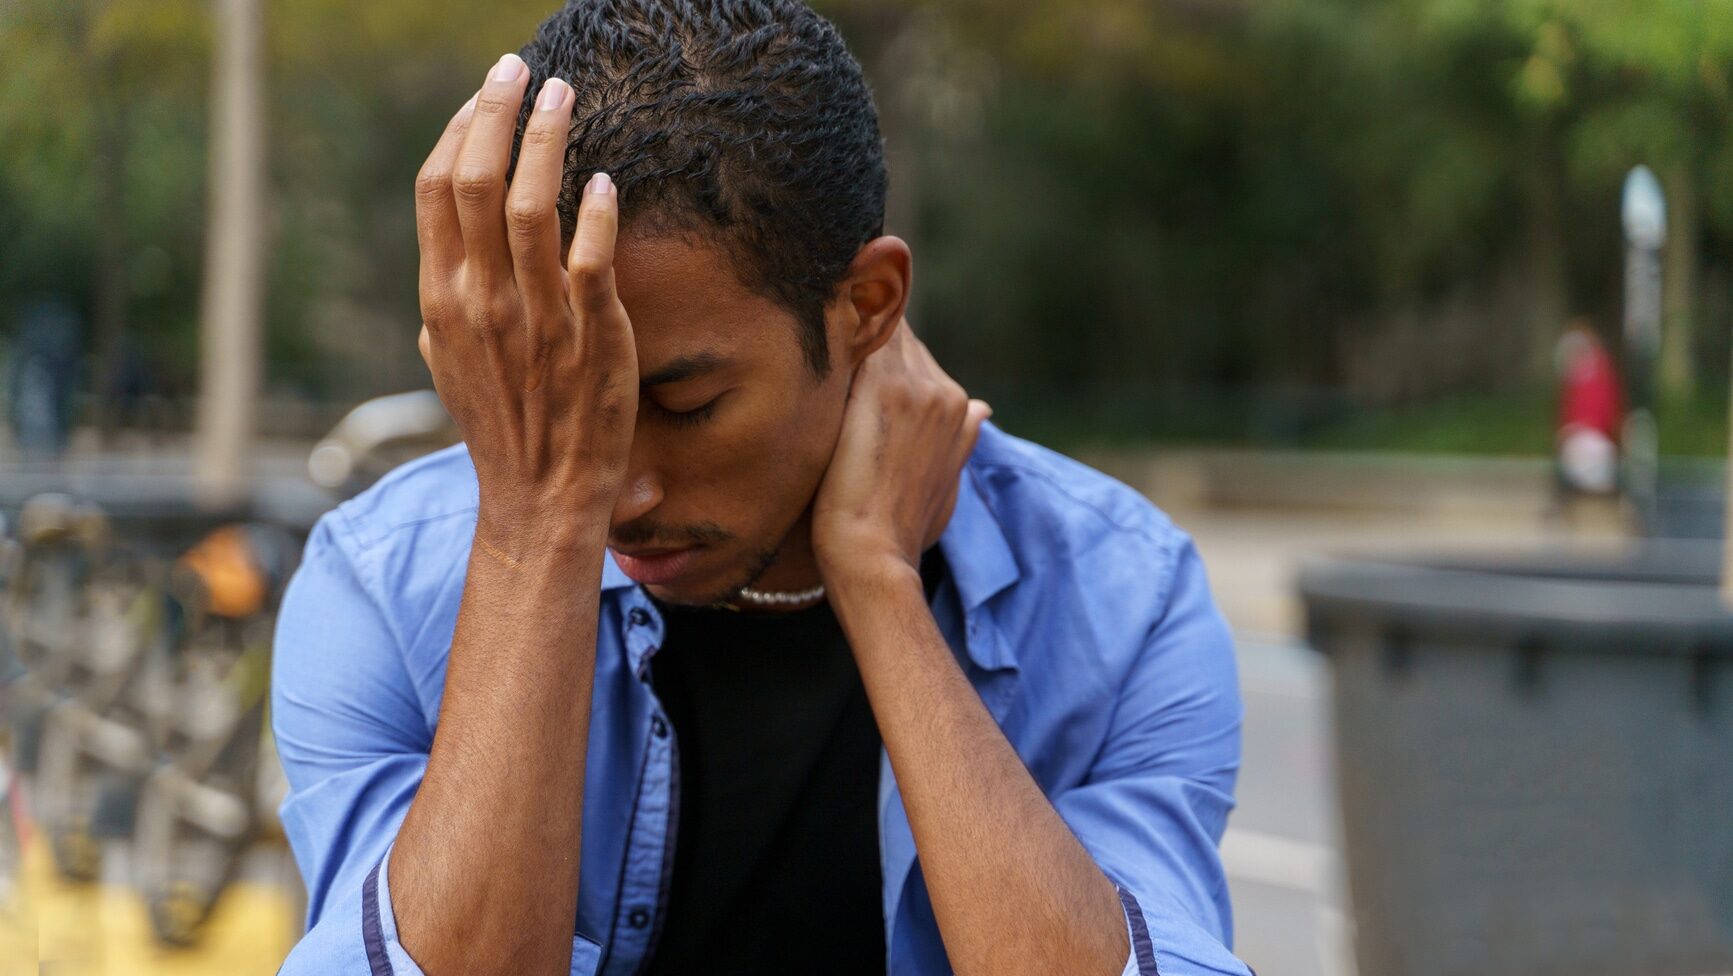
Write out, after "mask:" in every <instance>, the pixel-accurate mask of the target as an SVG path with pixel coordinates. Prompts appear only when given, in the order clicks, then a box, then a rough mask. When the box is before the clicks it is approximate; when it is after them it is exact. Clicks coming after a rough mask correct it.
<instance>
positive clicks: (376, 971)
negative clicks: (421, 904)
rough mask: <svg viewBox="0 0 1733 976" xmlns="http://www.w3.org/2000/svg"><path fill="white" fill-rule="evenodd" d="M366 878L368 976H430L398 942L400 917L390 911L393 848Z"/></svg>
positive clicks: (364, 932) (363, 910)
mask: <svg viewBox="0 0 1733 976" xmlns="http://www.w3.org/2000/svg"><path fill="white" fill-rule="evenodd" d="M396 846H397V845H396V844H395V843H393V844H392V845H391V847H387V848H386V849H385V856H384V857H382V858H380V859H379V866H378V867H376V868H374V869H373V873H372V874H370V875H369V876H368V878H367V882H366V884H365V885H364V886H363V889H362V892H361V936H362V940H363V941H364V942H366V944H367V967H368V969H370V970H371V972H370V973H369V976H427V974H426V973H423V972H422V971H421V967H420V966H417V965H416V964H415V960H413V959H411V958H409V952H408V951H407V950H405V949H404V948H403V943H402V942H400V941H398V939H397V915H396V913H394V912H392V910H391V884H390V879H389V874H390V871H391V848H392V847H396Z"/></svg>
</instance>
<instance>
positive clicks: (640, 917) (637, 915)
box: [626, 908, 650, 929]
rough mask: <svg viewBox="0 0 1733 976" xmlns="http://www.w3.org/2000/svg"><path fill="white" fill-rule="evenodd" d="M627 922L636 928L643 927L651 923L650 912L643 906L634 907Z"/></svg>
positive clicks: (627, 917)
mask: <svg viewBox="0 0 1733 976" xmlns="http://www.w3.org/2000/svg"><path fill="white" fill-rule="evenodd" d="M626 924H627V925H630V926H631V927H633V928H635V929H641V928H643V927H644V926H646V925H649V924H650V913H649V912H647V911H645V910H643V909H642V908H634V909H632V914H630V915H627V916H626Z"/></svg>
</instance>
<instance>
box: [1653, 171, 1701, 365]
mask: <svg viewBox="0 0 1733 976" xmlns="http://www.w3.org/2000/svg"><path fill="white" fill-rule="evenodd" d="M1666 174H1667V175H1666V179H1665V181H1664V184H1665V186H1666V190H1667V257H1666V261H1667V264H1666V273H1665V274H1663V275H1662V276H1661V293H1662V298H1661V391H1662V392H1663V393H1665V394H1671V395H1674V396H1684V395H1688V394H1690V392H1691V391H1692V389H1693V388H1694V387H1695V386H1696V382H1697V350H1696V345H1697V343H1696V339H1697V261H1698V254H1697V242H1698V240H1699V239H1700V237H1701V228H1702V214H1701V213H1700V212H1699V209H1698V203H1697V184H1696V180H1695V179H1693V176H1692V171H1691V167H1690V165H1689V164H1688V163H1679V164H1676V165H1674V166H1670V167H1668V168H1667V170H1666Z"/></svg>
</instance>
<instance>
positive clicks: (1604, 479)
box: [1555, 319, 1625, 498]
mask: <svg viewBox="0 0 1733 976" xmlns="http://www.w3.org/2000/svg"><path fill="white" fill-rule="evenodd" d="M1555 355H1556V362H1557V366H1558V372H1559V414H1558V438H1557V441H1556V443H1555V447H1556V450H1557V452H1558V455H1557V456H1558V479H1559V489H1560V493H1561V495H1562V496H1563V497H1564V498H1569V497H1571V496H1579V495H1611V494H1613V493H1614V492H1615V491H1616V490H1617V488H1618V480H1619V479H1618V470H1619V427H1620V425H1621V424H1622V423H1623V421H1624V414H1625V407H1624V391H1623V389H1622V387H1621V386H1620V382H1619V373H1618V367H1617V366H1616V365H1615V364H1614V363H1613V358H1612V356H1611V355H1610V354H1608V352H1607V348H1606V345H1605V344H1604V343H1602V342H1601V340H1600V337H1599V336H1598V335H1596V334H1595V331H1594V329H1593V328H1592V327H1591V326H1590V325H1589V323H1588V322H1587V321H1586V320H1584V319H1578V320H1577V321H1576V322H1575V323H1573V324H1572V326H1571V328H1570V329H1569V330H1568V331H1566V332H1565V334H1564V335H1563V336H1562V337H1560V339H1559V343H1558V348H1557V352H1556V354H1555Z"/></svg>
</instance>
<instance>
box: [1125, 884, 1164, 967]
mask: <svg viewBox="0 0 1733 976" xmlns="http://www.w3.org/2000/svg"><path fill="white" fill-rule="evenodd" d="M1119 905H1120V907H1121V908H1122V909H1124V910H1125V930H1126V937H1127V941H1128V942H1130V943H1131V952H1130V954H1129V955H1128V956H1127V957H1126V960H1125V968H1124V969H1123V970H1121V971H1120V974H1119V976H1161V972H1160V970H1158V969H1156V968H1155V944H1154V943H1152V942H1151V941H1150V940H1149V925H1148V924H1147V923H1146V922H1144V920H1143V907H1142V906H1140V905H1139V904H1138V903H1137V897H1136V896H1135V895H1133V894H1132V893H1131V892H1129V891H1127V890H1125V889H1124V888H1119Z"/></svg>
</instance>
